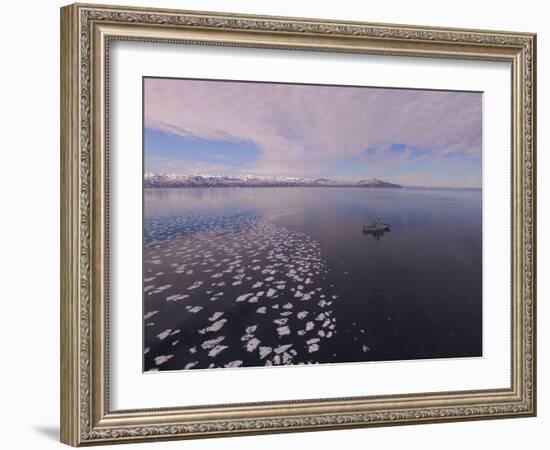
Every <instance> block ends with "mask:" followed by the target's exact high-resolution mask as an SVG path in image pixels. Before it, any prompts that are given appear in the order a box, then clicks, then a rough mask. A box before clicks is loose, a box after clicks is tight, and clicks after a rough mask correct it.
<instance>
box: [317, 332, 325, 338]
mask: <svg viewBox="0 0 550 450" xmlns="http://www.w3.org/2000/svg"><path fill="white" fill-rule="evenodd" d="M317 335H318V336H321V337H325V332H324V331H323V330H319V331H318V332H317Z"/></svg>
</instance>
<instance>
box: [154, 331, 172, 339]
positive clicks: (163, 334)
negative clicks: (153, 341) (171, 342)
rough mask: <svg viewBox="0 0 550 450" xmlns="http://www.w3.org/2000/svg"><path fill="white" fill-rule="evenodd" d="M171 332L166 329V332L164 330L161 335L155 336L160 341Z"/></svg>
mask: <svg viewBox="0 0 550 450" xmlns="http://www.w3.org/2000/svg"><path fill="white" fill-rule="evenodd" d="M171 332H172V330H171V329H170V328H168V329H167V330H164V331H163V332H162V333H160V334H157V338H159V339H160V340H161V341H162V340H164V339H166V338H167V337H168V336H169V335H170V333H171Z"/></svg>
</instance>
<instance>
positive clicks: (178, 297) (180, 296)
mask: <svg viewBox="0 0 550 450" xmlns="http://www.w3.org/2000/svg"><path fill="white" fill-rule="evenodd" d="M188 297H189V295H188V294H174V295H169V296H168V297H166V301H168V302H177V301H178V300H183V299H185V298H188Z"/></svg>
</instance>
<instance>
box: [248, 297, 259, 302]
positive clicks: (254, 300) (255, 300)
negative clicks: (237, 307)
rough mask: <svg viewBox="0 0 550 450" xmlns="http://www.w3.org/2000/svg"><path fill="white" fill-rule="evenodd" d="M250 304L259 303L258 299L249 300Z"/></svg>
mask: <svg viewBox="0 0 550 450" xmlns="http://www.w3.org/2000/svg"><path fill="white" fill-rule="evenodd" d="M248 303H258V297H256V296H254V297H252V298H250V300H248Z"/></svg>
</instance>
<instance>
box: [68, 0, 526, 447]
mask: <svg viewBox="0 0 550 450" xmlns="http://www.w3.org/2000/svg"><path fill="white" fill-rule="evenodd" d="M535 58H536V36H535V35H534V34H531V33H518V32H505V31H485V30H467V29H447V28H433V27H422V26H409V25H385V24H372V23H359V22H345V23H344V22H336V21H329V20H315V19H298V18H285V17H263V16H262V17H260V16H248V15H240V14H227V13H223V14H222V13H210V12H195V11H174V10H159V9H143V8H130V7H111V6H96V5H82V4H75V5H71V6H67V7H64V8H62V9H61V91H62V98H61V110H62V116H61V172H62V173H61V177H62V180H61V181H62V192H61V205H62V211H61V225H62V248H61V263H62V270H61V273H62V278H61V296H62V297H61V313H62V317H61V319H62V320H61V327H62V328H61V355H62V361H61V369H62V370H61V440H62V442H64V443H66V444H70V445H73V446H80V445H92V444H108V443H122V442H137V441H146V440H161V439H182V438H199V437H216V436H230V435H243V434H259V433H275V432H296V431H314V430H326V429H336V428H344V427H367V426H382V425H400V424H421V423H433V422H444V421H457V420H474V419H496V418H507V417H529V416H533V415H535V414H536V352H535V348H536V337H535V325H536V316H535V274H536V273H535V261H536V254H535V251H536V239H535V234H536V213H535V197H536V190H535V145H536V121H535V87H536V59H535Z"/></svg>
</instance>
